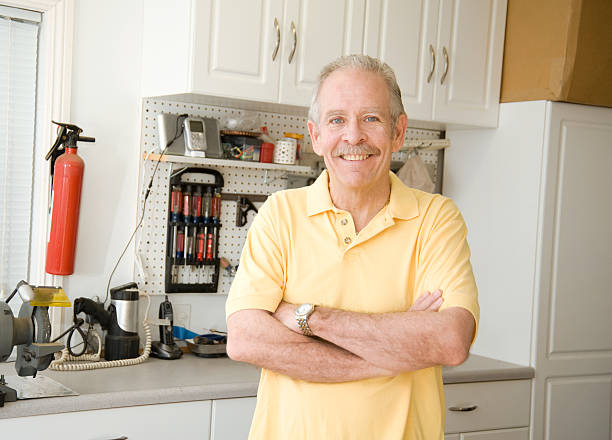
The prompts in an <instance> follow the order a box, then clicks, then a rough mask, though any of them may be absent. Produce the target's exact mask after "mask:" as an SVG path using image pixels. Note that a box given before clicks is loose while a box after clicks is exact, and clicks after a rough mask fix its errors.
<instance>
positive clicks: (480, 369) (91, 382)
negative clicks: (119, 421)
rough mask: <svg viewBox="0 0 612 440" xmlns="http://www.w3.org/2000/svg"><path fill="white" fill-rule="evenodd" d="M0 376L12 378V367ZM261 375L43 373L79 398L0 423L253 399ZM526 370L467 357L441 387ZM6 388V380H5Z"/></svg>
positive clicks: (200, 367)
mask: <svg viewBox="0 0 612 440" xmlns="http://www.w3.org/2000/svg"><path fill="white" fill-rule="evenodd" d="M0 373H2V374H5V375H6V376H7V377H8V376H14V375H16V372H15V369H14V363H4V364H0ZM259 374H260V370H259V369H258V368H256V367H254V366H252V365H249V364H244V363H241V362H234V361H232V360H230V359H228V358H216V359H204V358H198V357H196V356H193V355H191V354H185V355H184V356H183V357H182V358H181V359H179V360H175V361H164V360H159V359H149V360H148V361H146V362H145V363H143V364H140V365H136V366H130V367H120V368H105V369H100V370H91V371H78V372H60V371H51V370H45V371H42V372H40V373H39V375H42V376H47V377H49V378H51V379H54V380H55V381H57V382H59V383H61V384H63V385H65V386H67V387H69V388H71V389H72V390H74V391H76V392H77V393H79V395H78V396H66V397H53V398H43V399H31V400H20V401H17V402H10V403H6V404H5V405H4V407H3V408H0V419H4V418H13V417H26V416H34V415H43V414H57V413H63V412H71V411H85V410H95V409H105V408H117V407H125V406H138V405H151V404H159V403H173V402H187V401H194V400H209V399H224V398H235V397H249V396H255V395H256V394H257V385H258V382H259ZM533 377H534V370H533V368H530V367H524V366H520V365H515V364H510V363H508V362H502V361H498V360H494V359H489V358H486V357H482V356H477V355H471V356H470V357H469V359H468V360H467V361H466V362H465V363H464V364H462V365H460V366H458V367H448V368H447V367H445V368H444V371H443V378H444V383H446V384H450V383H462V382H483V381H496V380H515V379H530V378H533ZM9 384H10V380H9Z"/></svg>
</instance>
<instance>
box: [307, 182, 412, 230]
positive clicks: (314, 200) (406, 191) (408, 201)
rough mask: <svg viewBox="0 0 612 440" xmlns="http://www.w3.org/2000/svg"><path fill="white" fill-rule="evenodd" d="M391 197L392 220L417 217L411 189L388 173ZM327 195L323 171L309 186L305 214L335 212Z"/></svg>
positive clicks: (335, 209) (390, 211) (327, 185)
mask: <svg viewBox="0 0 612 440" xmlns="http://www.w3.org/2000/svg"><path fill="white" fill-rule="evenodd" d="M389 180H390V181H391V196H390V198H389V214H390V215H391V216H392V217H394V218H400V219H403V220H409V219H411V218H414V217H417V216H418V215H419V207H418V203H417V199H416V196H415V195H414V192H413V190H412V189H410V188H408V187H407V186H406V185H404V183H403V182H402V181H401V180H400V179H399V177H397V176H396V175H395V174H394V173H393V172H391V171H389ZM337 210H338V209H337V208H336V207H335V206H334V204H333V202H332V200H331V196H330V194H329V174H328V172H327V170H323V172H322V173H321V175H320V176H319V177H318V178H317V180H315V182H314V183H313V184H312V185H310V187H309V188H308V193H307V214H308V216H313V215H316V214H320V213H322V212H325V211H337Z"/></svg>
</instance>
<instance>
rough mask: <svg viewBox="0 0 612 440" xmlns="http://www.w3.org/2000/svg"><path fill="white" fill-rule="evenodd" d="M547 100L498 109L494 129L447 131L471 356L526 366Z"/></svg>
mask: <svg viewBox="0 0 612 440" xmlns="http://www.w3.org/2000/svg"><path fill="white" fill-rule="evenodd" d="M544 106H545V102H543V101H537V102H521V103H512V104H502V105H501V107H500V123H499V128H498V129H496V130H493V129H491V130H489V129H487V130H449V131H447V137H448V138H449V139H450V140H451V148H449V149H448V150H446V152H445V158H444V159H445V162H444V194H445V195H448V196H449V197H451V198H453V200H455V202H456V203H457V205H458V206H459V209H460V210H461V212H462V213H463V216H464V218H465V221H466V224H467V227H468V241H469V244H470V249H471V251H472V265H473V268H474V275H475V277H476V282H477V284H478V289H479V302H480V307H481V319H480V327H479V332H478V337H477V339H476V342H475V344H474V347H473V348H472V352H473V353H477V354H481V355H485V356H489V357H493V358H497V359H501V360H506V361H509V362H515V363H519V364H524V365H529V364H530V346H531V325H532V309H533V307H532V305H533V298H534V291H535V287H534V280H535V265H534V263H535V252H536V235H537V223H538V198H539V196H540V188H539V185H540V176H541V172H542V170H541V168H542V143H543V137H544V114H545V112H544Z"/></svg>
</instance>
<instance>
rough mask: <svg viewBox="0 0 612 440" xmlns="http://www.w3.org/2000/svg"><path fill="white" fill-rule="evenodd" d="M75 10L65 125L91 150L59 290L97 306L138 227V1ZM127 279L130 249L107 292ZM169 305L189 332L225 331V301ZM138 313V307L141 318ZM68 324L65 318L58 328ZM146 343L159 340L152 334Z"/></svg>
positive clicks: (182, 298) (196, 298)
mask: <svg viewBox="0 0 612 440" xmlns="http://www.w3.org/2000/svg"><path fill="white" fill-rule="evenodd" d="M75 3H76V4H75V8H76V10H75V35H74V48H73V51H74V52H73V69H72V80H73V82H72V102H71V122H72V123H74V124H76V125H78V126H79V127H81V128H83V129H84V133H83V134H84V135H86V136H93V137H95V138H96V142H95V143H94V144H88V143H82V144H81V148H79V155H81V156H82V157H83V159H84V161H85V175H84V180H83V192H82V195H81V213H80V219H79V231H78V239H77V250H76V262H75V271H74V274H73V275H71V276H69V277H65V279H64V287H65V290H66V293H67V294H68V296H69V297H70V298H71V299H73V298H76V297H80V296H87V297H94V296H99V297H101V298H104V295H105V292H106V286H107V283H108V278H109V275H110V273H111V271H112V269H113V267H114V265H115V263H116V261H117V259H118V258H119V256H120V254H121V252H122V251H123V248H124V247H125V246H126V244H127V242H128V240H129V238H130V235H131V234H132V232H133V230H134V228H135V227H136V223H137V213H136V207H137V200H138V170H139V167H140V157H139V148H140V131H141V130H140V127H141V102H142V100H141V93H140V88H141V84H140V79H141V65H142V28H143V25H142V20H143V0H130V1H120V0H109V1H103V2H102V1H99V0H77V1H76V2H75ZM134 279H135V277H134V246H133V243H132V244H131V245H130V247H129V249H128V250H127V251H126V253H125V255H124V257H123V259H122V260H121V263H120V264H119V266H118V268H117V270H116V272H115V275H114V276H113V278H112V281H111V287H114V286H117V285H120V284H123V283H127V282H131V281H134ZM162 300H163V297H155V298H153V299H152V305H151V307H152V308H151V311H150V313H149V316H157V310H158V305H159V303H160V302H161V301H162ZM170 300H171V301H172V303H173V304H175V305H176V307H175V312H177V310H176V309H179V310H181V311H184V310H187V311H188V312H189V315H190V320H189V322H187V323H186V325H187V326H188V327H189V328H192V329H194V330H200V329H203V328H216V329H225V312H224V306H225V297H212V296H201V295H180V294H179V295H172V296H171V297H170ZM183 304H184V305H185V306H181V305H183ZM145 306H146V302H144V301H141V304H140V314H141V316H142V315H144V310H145ZM181 307H182V309H181ZM70 320H71V317H70V316H68V313H67V312H66V313H65V316H64V327H65V326H66V325H67V322H68V321H70ZM153 337H154V339H156V338H158V333H157V329H155V331H154V333H153Z"/></svg>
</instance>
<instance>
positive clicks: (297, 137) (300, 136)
mask: <svg viewBox="0 0 612 440" xmlns="http://www.w3.org/2000/svg"><path fill="white" fill-rule="evenodd" d="M284 136H285V138H289V139H295V141H296V143H297V146H296V150H295V155H296V157H297V160H300V159H301V158H302V143H303V142H304V135H303V134H300V133H291V132H285V133H284Z"/></svg>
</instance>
